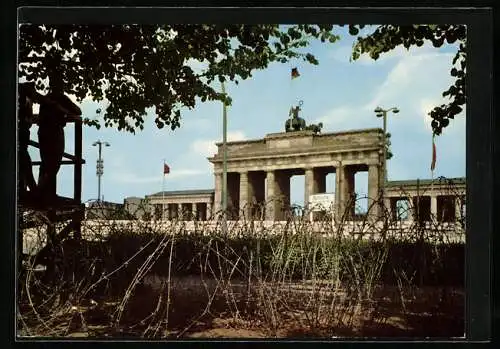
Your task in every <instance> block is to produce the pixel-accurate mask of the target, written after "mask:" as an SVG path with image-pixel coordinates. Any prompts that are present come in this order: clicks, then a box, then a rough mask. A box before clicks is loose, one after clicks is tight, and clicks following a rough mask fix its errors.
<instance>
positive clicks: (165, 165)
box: [163, 163, 170, 174]
mask: <svg viewBox="0 0 500 349" xmlns="http://www.w3.org/2000/svg"><path fill="white" fill-rule="evenodd" d="M167 173H170V167H168V165H167V164H166V163H163V174H167Z"/></svg>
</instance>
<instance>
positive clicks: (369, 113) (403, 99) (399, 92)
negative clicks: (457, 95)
mask: <svg viewBox="0 0 500 349" xmlns="http://www.w3.org/2000/svg"><path fill="white" fill-rule="evenodd" d="M452 56H453V54H449V53H439V52H432V53H429V52H428V50H425V49H424V50H423V51H422V52H418V51H411V54H409V55H408V54H407V55H406V56H402V57H401V58H400V59H399V61H398V62H397V64H396V65H395V66H394V68H393V69H392V70H391V71H390V72H389V73H388V74H387V76H386V78H385V80H384V81H383V82H382V84H380V87H379V88H378V89H377V92H376V93H375V95H374V96H373V97H372V98H371V99H369V100H368V101H366V102H365V103H363V101H362V100H361V104H360V105H344V106H340V107H336V108H334V109H331V110H329V111H326V112H325V113H324V114H323V115H322V116H320V117H318V118H317V119H316V120H315V122H320V121H321V122H323V124H324V125H325V127H328V126H333V127H335V128H336V129H339V128H343V127H345V126H347V125H349V128H356V127H362V128H365V127H371V126H370V125H372V123H373V120H376V119H375V118H373V110H374V109H375V108H376V107H377V106H382V107H384V108H390V107H393V106H397V107H398V108H399V109H401V112H402V114H403V113H404V114H405V115H408V114H417V115H419V116H421V117H422V118H423V121H424V122H426V123H427V125H426V127H428V128H429V129H430V126H429V121H430V119H429V116H428V115H427V113H428V112H429V111H430V110H431V109H432V107H434V106H436V105H439V104H441V103H443V102H445V100H444V99H443V98H440V96H441V93H442V92H443V91H444V89H445V88H446V87H447V86H448V85H449V84H450V82H451V77H450V76H449V75H448V73H447V72H448V71H449V70H450V66H451V59H452ZM361 98H362V96H360V99H361ZM375 123H376V124H378V123H377V121H375Z"/></svg>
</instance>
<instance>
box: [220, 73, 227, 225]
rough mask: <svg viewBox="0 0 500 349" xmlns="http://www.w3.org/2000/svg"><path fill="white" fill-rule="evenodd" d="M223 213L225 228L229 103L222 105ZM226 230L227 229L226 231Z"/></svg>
mask: <svg viewBox="0 0 500 349" xmlns="http://www.w3.org/2000/svg"><path fill="white" fill-rule="evenodd" d="M221 87H222V93H224V94H225V93H226V88H225V87H224V82H223V81H222V82H221ZM222 214H223V221H224V227H223V228H224V230H226V229H227V105H226V103H225V102H224V103H223V105H222ZM225 232H226V231H225Z"/></svg>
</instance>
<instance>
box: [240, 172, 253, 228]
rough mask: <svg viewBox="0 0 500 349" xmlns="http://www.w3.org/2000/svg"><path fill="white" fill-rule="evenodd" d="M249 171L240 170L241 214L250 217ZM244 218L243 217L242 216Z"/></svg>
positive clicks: (246, 217)
mask: <svg viewBox="0 0 500 349" xmlns="http://www.w3.org/2000/svg"><path fill="white" fill-rule="evenodd" d="M248 189H249V185H248V172H240V215H243V216H244V217H245V219H250V212H251V211H250V197H249V190H248ZM240 218H243V217H240Z"/></svg>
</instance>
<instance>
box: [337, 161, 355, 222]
mask: <svg viewBox="0 0 500 349" xmlns="http://www.w3.org/2000/svg"><path fill="white" fill-rule="evenodd" d="M339 173H340V178H339V187H340V193H339V196H340V198H339V199H340V200H339V206H338V207H339V213H338V214H339V217H340V218H342V217H343V216H344V213H345V212H346V210H347V205H348V204H349V205H350V207H349V212H347V214H346V217H345V219H346V220H350V219H352V216H353V215H354V210H355V205H356V202H355V201H354V202H353V201H352V198H353V197H354V194H355V192H354V189H355V188H354V174H355V172H354V171H353V169H352V168H350V167H348V166H342V167H341V170H340V171H339Z"/></svg>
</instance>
